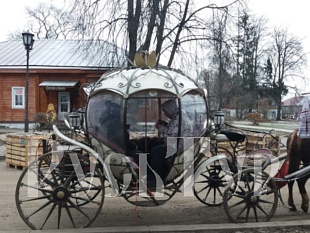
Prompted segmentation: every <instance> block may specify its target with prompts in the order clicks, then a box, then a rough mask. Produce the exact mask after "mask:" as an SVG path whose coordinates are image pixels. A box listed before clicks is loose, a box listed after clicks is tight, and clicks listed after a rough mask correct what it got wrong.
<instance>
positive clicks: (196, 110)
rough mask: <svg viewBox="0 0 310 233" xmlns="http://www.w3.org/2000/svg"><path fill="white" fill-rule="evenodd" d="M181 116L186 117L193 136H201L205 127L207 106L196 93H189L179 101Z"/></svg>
mask: <svg viewBox="0 0 310 233" xmlns="http://www.w3.org/2000/svg"><path fill="white" fill-rule="evenodd" d="M181 104H182V116H184V117H188V118H189V120H190V122H191V125H192V126H193V136H194V137H197V136H201V135H202V134H203V133H204V132H205V130H206V127H207V106H206V102H205V100H204V98H203V97H202V96H201V95H200V94H199V93H197V92H189V93H187V94H185V95H184V96H183V97H182V99H181Z"/></svg>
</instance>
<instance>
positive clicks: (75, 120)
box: [69, 112, 80, 129]
mask: <svg viewBox="0 0 310 233" xmlns="http://www.w3.org/2000/svg"><path fill="white" fill-rule="evenodd" d="M69 118H70V125H71V126H72V127H73V129H78V128H79V126H80V122H79V118H80V116H79V113H78V112H71V113H70V115H69Z"/></svg>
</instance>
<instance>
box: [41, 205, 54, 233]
mask: <svg viewBox="0 0 310 233" xmlns="http://www.w3.org/2000/svg"><path fill="white" fill-rule="evenodd" d="M55 207H56V204H54V205H53V206H52V208H51V209H50V211H49V212H48V214H47V216H46V218H45V221H44V222H43V224H42V226H41V228H40V229H41V230H42V229H43V227H44V226H45V223H46V222H47V220H48V219H49V218H50V216H51V214H52V213H53V211H54V209H55Z"/></svg>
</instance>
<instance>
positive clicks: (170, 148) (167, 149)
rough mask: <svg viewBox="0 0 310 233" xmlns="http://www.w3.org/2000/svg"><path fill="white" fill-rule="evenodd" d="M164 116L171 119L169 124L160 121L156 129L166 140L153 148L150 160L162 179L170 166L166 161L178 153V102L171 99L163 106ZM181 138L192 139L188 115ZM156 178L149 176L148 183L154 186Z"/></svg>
mask: <svg viewBox="0 0 310 233" xmlns="http://www.w3.org/2000/svg"><path fill="white" fill-rule="evenodd" d="M161 109H162V111H163V113H164V115H165V116H166V117H167V118H169V119H170V120H169V122H165V121H162V120H158V121H157V122H156V124H155V128H156V129H158V131H159V133H160V135H161V136H162V137H163V138H164V142H163V143H162V144H160V145H157V146H155V147H153V148H152V150H151V153H150V156H149V158H148V163H149V166H150V167H151V168H152V169H153V171H155V172H156V173H157V174H158V175H159V176H160V177H161V179H163V180H164V178H165V177H166V176H167V174H168V172H169V165H168V164H167V163H166V160H167V159H168V158H169V157H171V156H172V155H173V154H174V153H176V152H177V150H178V148H177V147H178V146H177V139H176V138H177V137H178V136H179V135H178V132H179V119H180V116H179V107H178V105H177V103H176V100H174V99H169V100H167V101H165V102H164V103H163V104H162V105H161ZM181 126H182V127H181V134H180V136H181V137H192V136H193V126H192V124H191V121H190V119H189V118H188V117H187V115H186V113H184V114H182V124H181ZM167 138H175V140H167ZM154 182H155V176H154V173H153V172H150V173H149V174H148V183H150V184H153V183H154Z"/></svg>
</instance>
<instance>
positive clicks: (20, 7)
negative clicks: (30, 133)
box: [0, 0, 310, 91]
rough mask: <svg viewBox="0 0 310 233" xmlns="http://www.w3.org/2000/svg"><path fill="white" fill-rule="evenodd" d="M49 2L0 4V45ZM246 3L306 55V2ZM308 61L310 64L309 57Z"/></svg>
mask: <svg viewBox="0 0 310 233" xmlns="http://www.w3.org/2000/svg"><path fill="white" fill-rule="evenodd" d="M49 1H50V0H9V1H1V7H0V29H1V31H0V42H2V41H6V40H7V36H8V34H9V33H10V32H14V31H15V30H17V29H21V30H22V29H24V26H25V22H26V13H25V7H26V6H29V7H32V8H34V7H36V5H37V4H38V3H39V2H49ZM52 1H53V2H54V4H57V3H62V2H63V0H52ZM196 1H205V0H196ZM248 3H249V7H250V9H251V10H252V12H250V13H251V14H255V15H257V16H265V17H266V18H267V19H268V20H269V23H268V26H269V28H270V29H272V28H273V27H274V26H282V27H287V28H288V31H289V32H291V33H293V34H294V35H296V36H297V37H299V38H300V39H303V46H304V49H305V52H310V29H309V26H308V24H309V23H310V12H309V7H308V0H294V1H292V0H248ZM308 61H309V62H308V63H309V64H310V56H309V58H308ZM309 70H310V69H309ZM309 76H310V75H309ZM303 86H306V85H303ZM308 91H309V90H308Z"/></svg>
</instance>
